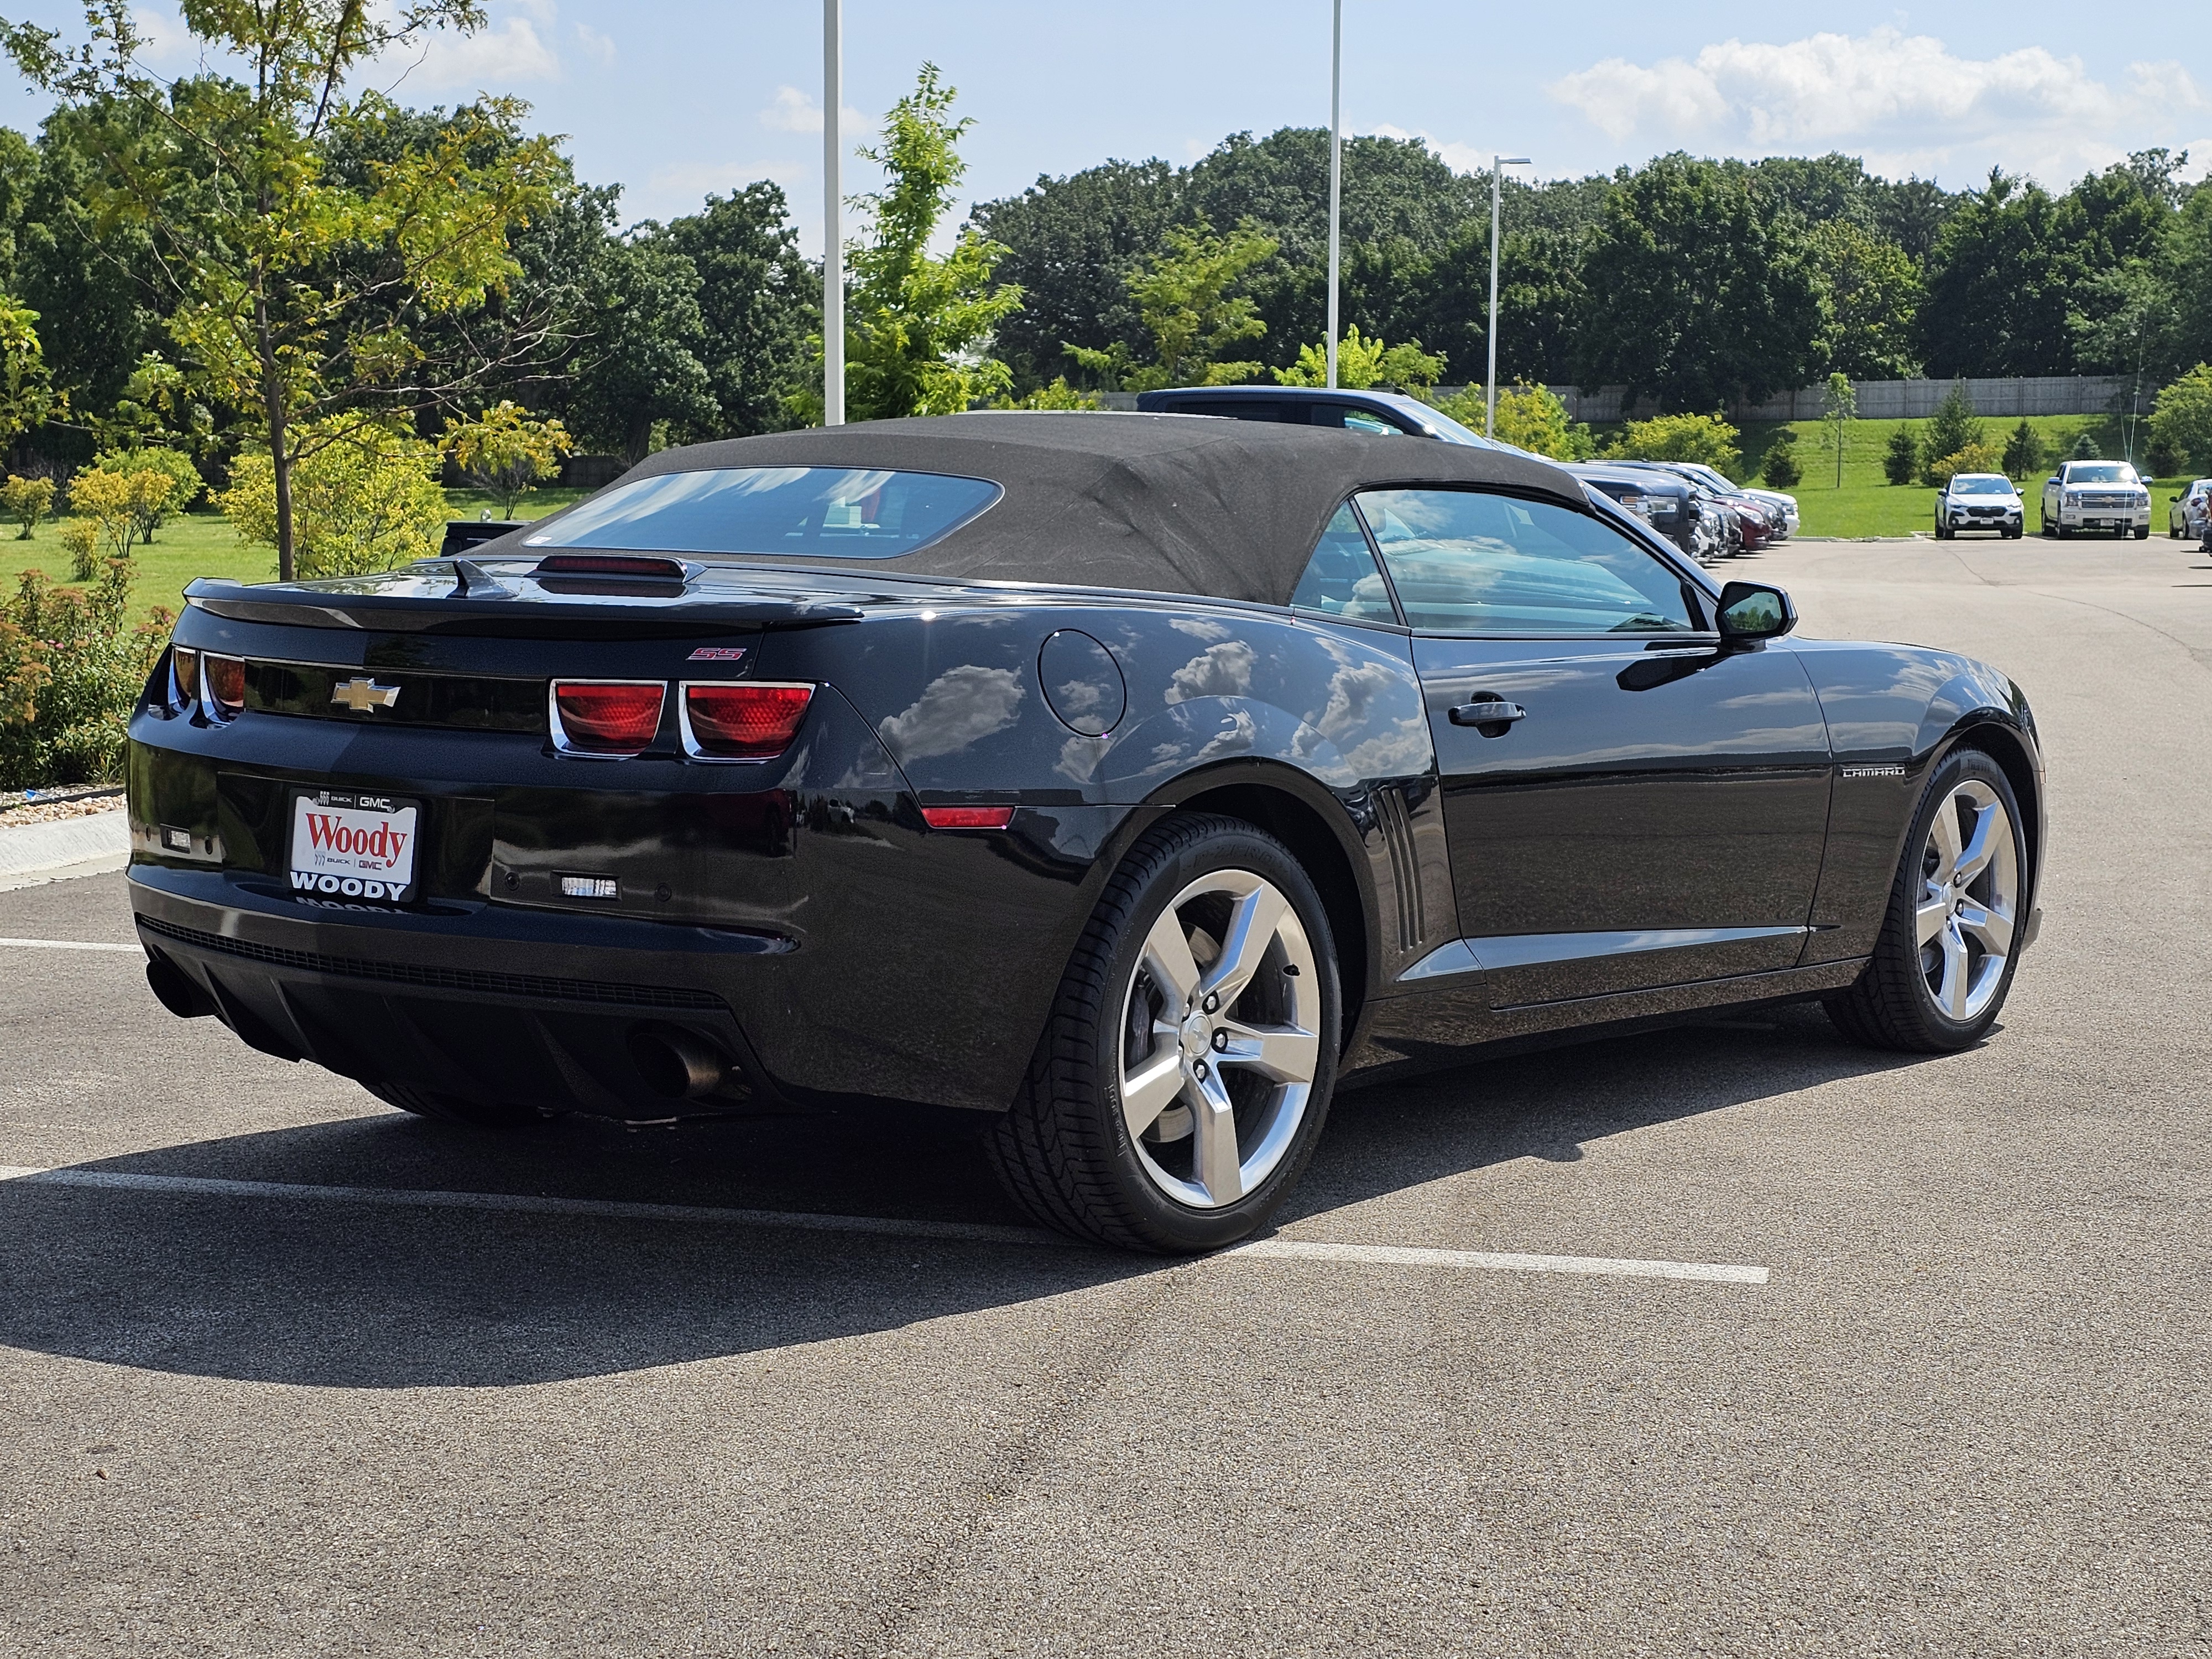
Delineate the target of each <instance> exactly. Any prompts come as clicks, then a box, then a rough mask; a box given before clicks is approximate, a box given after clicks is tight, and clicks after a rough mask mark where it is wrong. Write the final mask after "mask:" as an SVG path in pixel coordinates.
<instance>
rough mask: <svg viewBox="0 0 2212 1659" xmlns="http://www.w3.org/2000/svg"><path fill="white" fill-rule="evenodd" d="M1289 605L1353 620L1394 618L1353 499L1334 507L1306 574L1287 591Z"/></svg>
mask: <svg viewBox="0 0 2212 1659" xmlns="http://www.w3.org/2000/svg"><path fill="white" fill-rule="evenodd" d="M1291 609H1293V610H1296V611H1318V612H1320V613H1321V614H1322V616H1325V617H1350V618H1351V619H1352V621H1354V622H1381V623H1395V622H1396V621H1397V620H1398V612H1397V610H1396V608H1395V606H1393V605H1391V603H1390V589H1389V585H1388V584H1387V583H1385V582H1384V581H1383V573H1382V572H1381V571H1380V570H1378V569H1376V566H1375V555H1374V554H1373V553H1372V552H1370V551H1369V550H1368V546H1367V538H1366V537H1365V536H1364V535H1362V534H1361V533H1360V531H1359V520H1358V519H1356V518H1354V517H1353V516H1352V506H1351V503H1349V502H1346V504H1345V505H1344V506H1342V507H1339V508H1337V509H1336V516H1335V517H1334V518H1333V519H1331V520H1329V521H1328V529H1326V530H1324V531H1322V532H1321V544H1320V545H1319V546H1317V547H1316V548H1315V549H1314V555H1313V558H1312V560H1311V561H1310V562H1308V564H1307V565H1306V574H1304V575H1303V576H1301V577H1299V578H1298V591H1297V592H1295V593H1293V594H1291Z"/></svg>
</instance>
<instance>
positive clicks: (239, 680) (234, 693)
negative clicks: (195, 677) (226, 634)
mask: <svg viewBox="0 0 2212 1659" xmlns="http://www.w3.org/2000/svg"><path fill="white" fill-rule="evenodd" d="M200 678H201V680H202V681H203V683H204V684H205V685H206V687H207V700H208V702H210V704H212V705H213V708H212V710H211V712H212V713H214V714H216V715H217V716H218V717H220V718H221V719H223V720H235V719H236V718H237V717H238V714H239V712H240V710H241V709H243V708H245V707H246V659H245V658H243V657H218V656H216V654H215V653H213V652H209V653H206V654H205V655H204V656H203V657H201V659H200Z"/></svg>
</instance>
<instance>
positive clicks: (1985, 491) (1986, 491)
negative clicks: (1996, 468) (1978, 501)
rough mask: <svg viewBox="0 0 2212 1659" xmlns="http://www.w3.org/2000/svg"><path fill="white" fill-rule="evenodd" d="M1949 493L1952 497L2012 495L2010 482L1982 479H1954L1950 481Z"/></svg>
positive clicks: (2007, 480) (2002, 479)
mask: <svg viewBox="0 0 2212 1659" xmlns="http://www.w3.org/2000/svg"><path fill="white" fill-rule="evenodd" d="M1951 493H1952V494H1953V495H2011V494H2012V480H2011V479H2009V478H1982V477H1973V478H1964V477H1962V478H1954V479H1952V480H1951Z"/></svg>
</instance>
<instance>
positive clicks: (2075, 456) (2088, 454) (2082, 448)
mask: <svg viewBox="0 0 2212 1659" xmlns="http://www.w3.org/2000/svg"><path fill="white" fill-rule="evenodd" d="M2066 459H2068V460H2069V461H2101V460H2103V459H2105V452H2104V451H2103V450H2102V449H2100V448H2099V447H2097V441H2096V440H2095V439H2094V438H2093V437H2091V436H2090V435H2088V433H2087V432H2086V431H2085V432H2083V433H2082V434H2081V435H2080V436H2079V437H2077V438H2075V440H2074V447H2073V448H2071V449H2069V450H2068V451H2067V452H2066Z"/></svg>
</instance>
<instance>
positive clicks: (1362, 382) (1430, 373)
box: [1274, 323, 1444, 393]
mask: <svg viewBox="0 0 2212 1659" xmlns="http://www.w3.org/2000/svg"><path fill="white" fill-rule="evenodd" d="M1443 372H1444V360H1443V358H1442V357H1437V356H1430V355H1429V354H1428V353H1427V352H1425V351H1423V350H1422V349H1421V343H1420V342H1419V340H1411V341H1403V340H1401V341H1400V342H1399V343H1397V344H1396V345H1386V344H1385V343H1383V339H1382V337H1380V336H1379V335H1378V336H1376V337H1375V338H1373V339H1370V338H1368V337H1366V336H1364V335H1363V334H1361V333H1360V331H1359V325H1358V324H1357V323H1354V324H1352V326H1351V327H1349V328H1347V329H1346V330H1345V331H1344V338H1343V339H1342V340H1341V341H1340V342H1339V343H1338V345H1337V349H1336V383H1337V385H1339V386H1346V387H1349V388H1351V389H1352V390H1353V391H1364V390H1365V389H1366V388H1368V387H1369V386H1396V387H1398V388H1399V389H1400V390H1401V391H1405V392H1416V393H1419V392H1427V391H1428V390H1429V389H1430V388H1431V387H1432V386H1435V385H1436V383H1437V380H1438V379H1440V378H1441V377H1442V376H1443ZM1274 375H1275V384H1276V385H1278V386H1327V385H1328V348H1327V347H1326V346H1321V345H1304V346H1300V347H1299V348H1298V360H1297V362H1296V363H1295V364H1293V365H1292V366H1291V368H1279V369H1277V370H1275V371H1274Z"/></svg>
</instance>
